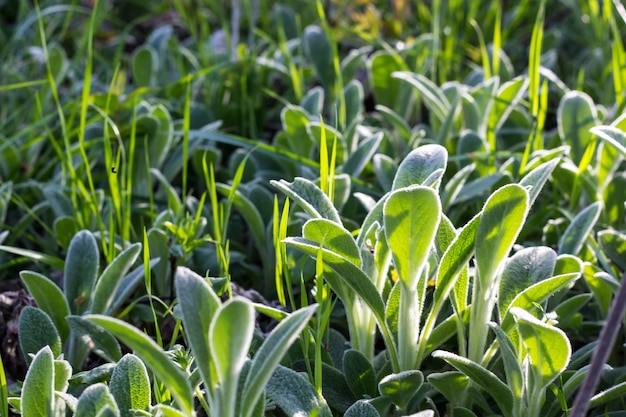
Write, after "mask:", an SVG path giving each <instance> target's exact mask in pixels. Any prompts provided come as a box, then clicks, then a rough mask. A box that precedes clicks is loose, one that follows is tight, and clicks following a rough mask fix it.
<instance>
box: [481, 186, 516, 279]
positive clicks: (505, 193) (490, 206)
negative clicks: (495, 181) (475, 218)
mask: <svg viewBox="0 0 626 417" xmlns="http://www.w3.org/2000/svg"><path fill="white" fill-rule="evenodd" d="M527 213H528V193H527V192H526V190H525V189H524V188H522V187H521V186H519V185H517V184H509V185H505V186H503V187H501V188H499V189H498V190H497V191H496V192H494V193H493V194H492V195H491V197H489V199H488V200H487V202H486V203H485V207H484V208H483V214H482V216H481V218H480V224H479V225H478V231H477V232H476V269H477V270H478V271H477V272H478V277H479V280H480V282H481V284H482V285H483V287H484V288H487V287H488V286H489V285H490V281H491V280H492V279H493V277H494V275H495V273H496V271H497V270H498V268H499V266H500V264H501V263H502V261H503V260H504V259H505V258H506V256H507V255H508V253H509V251H510V250H511V248H512V247H513V244H514V243H515V240H516V239H517V235H518V234H519V232H520V230H521V228H522V225H523V224H524V221H525V219H526V214H527Z"/></svg>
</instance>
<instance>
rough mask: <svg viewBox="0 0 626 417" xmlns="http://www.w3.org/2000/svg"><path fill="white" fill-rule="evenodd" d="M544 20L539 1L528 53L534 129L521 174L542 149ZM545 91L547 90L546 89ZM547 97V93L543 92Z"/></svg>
mask: <svg viewBox="0 0 626 417" xmlns="http://www.w3.org/2000/svg"><path fill="white" fill-rule="evenodd" d="M544 20H545V0H541V3H540V5H539V10H538V11H537V18H536V19H535V24H534V26H533V32H532V36H531V40H530V52H529V57H528V77H529V79H530V85H529V87H528V99H529V102H530V114H531V116H532V117H533V120H534V127H533V129H532V131H531V132H530V137H529V138H528V142H527V143H526V149H525V150H524V155H523V157H522V163H521V165H520V172H523V170H524V168H525V167H526V164H527V163H528V160H529V158H530V155H531V154H532V153H533V152H534V151H537V150H541V149H543V134H542V128H543V123H542V118H543V119H544V118H545V114H544V115H543V116H542V115H540V110H541V108H542V89H541V85H540V82H541V73H540V65H541V45H542V42H543V25H544ZM546 90H547V89H546ZM545 94H546V95H547V91H546V92H545ZM546 99H547V98H546Z"/></svg>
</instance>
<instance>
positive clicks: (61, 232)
mask: <svg viewBox="0 0 626 417" xmlns="http://www.w3.org/2000/svg"><path fill="white" fill-rule="evenodd" d="M52 227H53V229H54V236H55V237H56V239H57V241H59V243H60V244H61V247H63V249H67V248H68V247H69V245H70V242H71V241H72V237H73V236H74V235H75V234H76V233H78V230H79V227H78V223H77V222H76V219H75V218H74V217H70V216H63V217H57V218H56V220H55V221H54V224H53V225H52Z"/></svg>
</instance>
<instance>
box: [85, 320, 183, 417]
mask: <svg viewBox="0 0 626 417" xmlns="http://www.w3.org/2000/svg"><path fill="white" fill-rule="evenodd" d="M85 318H86V319H87V320H89V321H91V322H93V323H95V324H98V325H100V326H102V327H104V328H105V329H106V330H108V331H109V332H111V333H113V334H114V335H115V336H116V337H117V338H118V339H120V340H121V341H122V342H123V343H124V344H125V345H127V346H128V347H129V348H131V349H133V350H134V351H135V354H136V355H137V356H139V358H141V360H143V361H144V363H145V364H146V365H147V366H148V368H150V369H151V370H152V372H154V374H155V375H156V377H157V378H159V379H160V380H161V381H163V383H164V384H165V386H166V387H167V388H168V389H169V390H170V391H171V392H172V395H173V397H174V398H175V399H176V401H177V404H178V407H179V408H180V409H181V410H182V411H183V412H184V413H186V414H191V412H192V409H193V400H192V390H191V386H190V385H189V380H188V379H187V376H186V375H185V374H184V373H183V372H182V370H181V369H180V368H179V367H178V366H177V365H175V364H174V363H173V362H172V361H171V360H170V359H169V357H168V356H167V355H166V354H165V352H163V349H161V348H160V347H159V346H158V345H157V344H156V343H155V342H154V341H153V340H152V339H150V338H149V337H148V336H147V335H145V334H144V333H142V332H141V331H139V330H138V329H136V328H135V327H133V326H132V325H130V324H128V323H125V322H123V321H121V320H118V319H114V318H112V317H106V316H102V315H97V314H94V315H87V316H86V317H85Z"/></svg>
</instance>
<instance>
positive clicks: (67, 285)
mask: <svg viewBox="0 0 626 417" xmlns="http://www.w3.org/2000/svg"><path fill="white" fill-rule="evenodd" d="M99 263H100V255H99V253H98V245H97V244H96V239H95V238H94V237H93V235H92V234H91V232H89V231H87V230H81V231H80V232H78V233H76V235H75V236H74V237H73V238H72V241H71V242H70V247H69V249H68V251H67V258H66V259H65V275H64V289H65V298H66V299H67V301H68V302H69V305H70V311H71V312H72V314H76V315H80V314H83V313H84V312H85V311H87V307H88V306H89V300H90V298H91V294H92V291H93V286H94V283H95V282H96V278H97V277H98V267H99Z"/></svg>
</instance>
